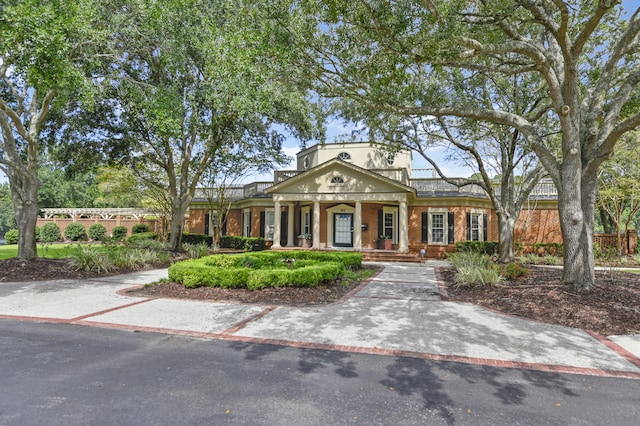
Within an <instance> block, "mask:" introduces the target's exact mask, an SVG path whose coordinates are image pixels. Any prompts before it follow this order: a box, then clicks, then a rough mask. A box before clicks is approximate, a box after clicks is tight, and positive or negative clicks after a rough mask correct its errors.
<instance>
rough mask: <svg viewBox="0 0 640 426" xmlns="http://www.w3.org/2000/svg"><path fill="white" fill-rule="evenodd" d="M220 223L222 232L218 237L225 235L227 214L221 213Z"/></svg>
mask: <svg viewBox="0 0 640 426" xmlns="http://www.w3.org/2000/svg"><path fill="white" fill-rule="evenodd" d="M220 220H221V221H222V232H221V233H220V235H227V213H226V212H225V213H223V214H222V218H221V219H220Z"/></svg>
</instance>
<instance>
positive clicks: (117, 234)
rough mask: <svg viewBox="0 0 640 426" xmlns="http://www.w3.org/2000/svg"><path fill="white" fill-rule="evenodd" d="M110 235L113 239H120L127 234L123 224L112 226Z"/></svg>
mask: <svg viewBox="0 0 640 426" xmlns="http://www.w3.org/2000/svg"><path fill="white" fill-rule="evenodd" d="M111 235H112V237H113V239H114V240H116V241H122V240H123V239H124V237H126V236H127V228H126V227H124V226H116V227H114V228H113V231H111Z"/></svg>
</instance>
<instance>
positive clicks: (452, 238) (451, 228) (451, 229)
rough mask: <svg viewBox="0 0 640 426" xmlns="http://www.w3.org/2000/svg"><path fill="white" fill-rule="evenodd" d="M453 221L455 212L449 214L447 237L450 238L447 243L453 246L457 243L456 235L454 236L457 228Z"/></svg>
mask: <svg viewBox="0 0 640 426" xmlns="http://www.w3.org/2000/svg"><path fill="white" fill-rule="evenodd" d="M453 219H454V216H453V212H449V213H448V214H447V237H448V241H447V243H449V244H453V243H454V242H455V235H454V232H455V226H454V223H453Z"/></svg>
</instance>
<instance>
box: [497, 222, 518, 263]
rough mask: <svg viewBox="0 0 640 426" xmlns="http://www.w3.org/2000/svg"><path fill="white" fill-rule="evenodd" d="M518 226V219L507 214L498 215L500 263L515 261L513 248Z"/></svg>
mask: <svg viewBox="0 0 640 426" xmlns="http://www.w3.org/2000/svg"><path fill="white" fill-rule="evenodd" d="M515 227H516V219H515V218H514V217H513V216H508V215H505V214H499V215H498V228H499V231H498V260H499V262H500V263H509V262H513V260H514V258H515V253H514V250H513V232H514V229H515Z"/></svg>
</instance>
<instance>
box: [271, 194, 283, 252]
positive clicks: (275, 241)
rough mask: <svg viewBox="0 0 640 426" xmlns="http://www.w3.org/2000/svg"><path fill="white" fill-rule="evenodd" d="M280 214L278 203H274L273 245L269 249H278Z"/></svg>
mask: <svg viewBox="0 0 640 426" xmlns="http://www.w3.org/2000/svg"><path fill="white" fill-rule="evenodd" d="M281 218H282V213H281V212H280V201H276V202H275V203H274V205H273V245H272V246H271V248H280V247H282V246H281V245H280V221H281Z"/></svg>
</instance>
